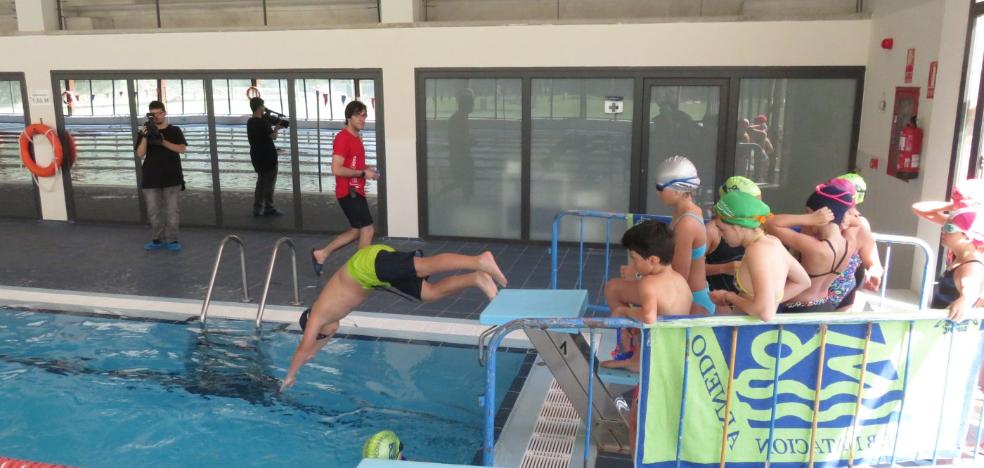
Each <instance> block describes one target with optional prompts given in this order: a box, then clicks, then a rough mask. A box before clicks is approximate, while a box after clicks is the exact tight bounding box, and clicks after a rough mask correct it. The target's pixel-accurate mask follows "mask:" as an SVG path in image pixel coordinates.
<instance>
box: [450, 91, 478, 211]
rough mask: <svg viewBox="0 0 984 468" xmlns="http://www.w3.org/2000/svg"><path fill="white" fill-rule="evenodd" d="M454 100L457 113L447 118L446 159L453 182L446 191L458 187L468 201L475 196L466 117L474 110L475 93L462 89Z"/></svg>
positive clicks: (471, 142)
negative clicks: (455, 100)
mask: <svg viewBox="0 0 984 468" xmlns="http://www.w3.org/2000/svg"><path fill="white" fill-rule="evenodd" d="M456 99H457V101H458V111H457V112H455V113H454V114H451V117H450V118H448V153H449V154H448V159H449V162H450V164H451V177H452V180H453V182H452V183H451V184H450V185H449V186H448V187H449V189H448V190H449V191H450V189H452V188H454V187H460V188H461V195H463V196H464V197H465V198H468V199H470V198H472V197H474V196H475V162H474V161H473V160H472V152H471V147H472V144H473V140H472V136H471V124H470V122H469V120H468V115H469V114H471V113H472V111H473V110H475V92H474V91H472V90H470V89H467V88H466V89H462V90H460V91H458V94H457V96H456Z"/></svg>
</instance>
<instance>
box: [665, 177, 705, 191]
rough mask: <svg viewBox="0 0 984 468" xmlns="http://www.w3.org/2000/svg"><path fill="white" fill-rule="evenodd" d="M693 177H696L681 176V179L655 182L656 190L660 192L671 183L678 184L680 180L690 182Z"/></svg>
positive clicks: (671, 184)
mask: <svg viewBox="0 0 984 468" xmlns="http://www.w3.org/2000/svg"><path fill="white" fill-rule="evenodd" d="M694 179H696V177H684V178H681V179H672V180H670V181H669V182H667V183H665V184H656V191H657V192H662V191H663V190H665V189H667V188H669V187H671V186H673V185H676V184H679V183H681V182H691V183H692V181H693V180H694Z"/></svg>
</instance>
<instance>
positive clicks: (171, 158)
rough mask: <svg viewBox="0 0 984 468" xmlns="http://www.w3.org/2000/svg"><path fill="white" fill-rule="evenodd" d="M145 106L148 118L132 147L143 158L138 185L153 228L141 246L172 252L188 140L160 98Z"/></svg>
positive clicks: (176, 247)
mask: <svg viewBox="0 0 984 468" xmlns="http://www.w3.org/2000/svg"><path fill="white" fill-rule="evenodd" d="M148 110H149V111H150V112H148V114H147V117H148V121H147V122H146V123H145V124H144V126H143V128H141V129H140V133H139V136H138V138H137V147H136V156H137V159H143V164H142V165H141V181H142V182H141V188H142V189H143V194H144V198H145V199H146V200H147V215H148V217H149V218H150V228H151V231H152V232H153V237H152V238H151V241H150V242H148V243H147V244H146V245H144V249H146V250H160V249H168V250H171V251H175V252H176V251H179V250H181V243H180V242H178V225H179V224H180V211H179V209H178V194H179V193H180V192H181V191H182V190H184V189H185V184H184V173H182V172H181V153H184V152H185V151H187V149H188V142H187V141H185V137H184V133H182V132H181V129H180V128H178V127H177V126H174V125H171V124H169V123H168V122H167V112H166V111H165V109H164V104H163V103H162V102H160V101H153V102H151V103H150V105H149V106H148ZM155 130H156V131H155Z"/></svg>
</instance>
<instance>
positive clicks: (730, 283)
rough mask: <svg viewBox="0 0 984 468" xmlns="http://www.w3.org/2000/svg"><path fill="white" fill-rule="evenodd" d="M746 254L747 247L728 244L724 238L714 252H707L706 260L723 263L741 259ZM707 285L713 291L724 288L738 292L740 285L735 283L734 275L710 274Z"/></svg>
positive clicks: (718, 263)
mask: <svg viewBox="0 0 984 468" xmlns="http://www.w3.org/2000/svg"><path fill="white" fill-rule="evenodd" d="M744 256H745V248H744V247H742V246H738V247H732V246H730V245H728V243H727V242H725V241H724V239H721V242H719V243H718V245H717V248H716V249H714V251H713V252H711V253H709V254H707V257H706V259H705V261H706V262H707V264H708V265H721V264H725V263H731V262H736V261H738V260H741V259H742V257H744ZM707 286H708V287H710V288H711V291H715V290H718V289H724V290H727V291H732V292H735V293H737V292H738V286H737V285H736V284H735V276H734V275H726V274H720V275H710V276H708V277H707Z"/></svg>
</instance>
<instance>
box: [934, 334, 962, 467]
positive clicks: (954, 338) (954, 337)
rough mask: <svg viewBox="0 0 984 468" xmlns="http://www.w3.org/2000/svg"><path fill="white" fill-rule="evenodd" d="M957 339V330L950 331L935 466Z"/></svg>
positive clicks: (935, 445) (937, 431) (935, 449)
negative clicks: (951, 363)
mask: <svg viewBox="0 0 984 468" xmlns="http://www.w3.org/2000/svg"><path fill="white" fill-rule="evenodd" d="M955 341H957V331H956V330H951V331H950V350H949V351H948V352H947V354H946V370H945V371H943V397H942V398H940V420H939V422H938V423H936V442H935V443H934V444H933V466H936V454H937V452H939V450H940V432H942V431H943V416H945V414H944V411H945V410H946V384H947V382H949V380H950V360H951V359H952V358H953V342H955Z"/></svg>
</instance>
